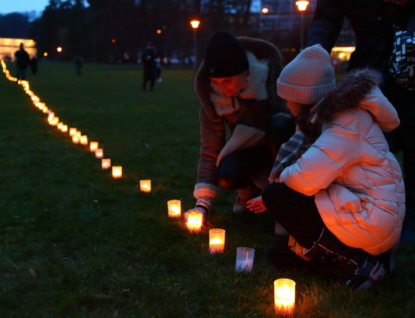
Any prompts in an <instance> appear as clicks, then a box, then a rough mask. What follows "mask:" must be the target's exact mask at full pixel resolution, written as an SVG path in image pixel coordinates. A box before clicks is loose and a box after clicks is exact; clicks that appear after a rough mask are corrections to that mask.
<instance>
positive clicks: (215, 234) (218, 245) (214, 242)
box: [209, 229, 225, 254]
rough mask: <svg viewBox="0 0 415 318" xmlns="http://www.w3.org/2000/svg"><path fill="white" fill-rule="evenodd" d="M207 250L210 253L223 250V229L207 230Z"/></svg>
mask: <svg viewBox="0 0 415 318" xmlns="http://www.w3.org/2000/svg"><path fill="white" fill-rule="evenodd" d="M209 252H210V254H215V253H223V252H225V230H222V229H210V230H209Z"/></svg>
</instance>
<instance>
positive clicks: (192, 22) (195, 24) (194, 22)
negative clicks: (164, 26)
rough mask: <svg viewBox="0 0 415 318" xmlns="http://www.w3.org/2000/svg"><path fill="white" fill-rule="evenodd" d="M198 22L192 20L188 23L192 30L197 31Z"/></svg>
mask: <svg viewBox="0 0 415 318" xmlns="http://www.w3.org/2000/svg"><path fill="white" fill-rule="evenodd" d="M199 24H200V21H199V20H192V21H190V25H191V26H192V28H193V29H197V28H198V27H199Z"/></svg>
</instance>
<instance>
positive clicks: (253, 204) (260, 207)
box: [246, 196, 267, 213]
mask: <svg viewBox="0 0 415 318" xmlns="http://www.w3.org/2000/svg"><path fill="white" fill-rule="evenodd" d="M246 207H247V208H248V209H249V210H250V211H252V212H254V213H263V212H265V211H266V210H267V208H266V207H265V205H264V202H262V197H261V196H259V197H256V198H253V199H251V200H249V201H248V202H247V205H246Z"/></svg>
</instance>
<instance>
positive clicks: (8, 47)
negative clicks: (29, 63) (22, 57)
mask: <svg viewBox="0 0 415 318" xmlns="http://www.w3.org/2000/svg"><path fill="white" fill-rule="evenodd" d="M20 43H23V45H24V49H25V50H26V52H27V54H29V56H30V57H32V56H33V55H36V54H37V50H36V42H35V41H34V40H31V39H12V38H0V58H1V59H3V60H5V61H12V60H14V53H15V52H16V51H18V50H19V47H20Z"/></svg>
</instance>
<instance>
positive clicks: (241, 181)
mask: <svg viewBox="0 0 415 318" xmlns="http://www.w3.org/2000/svg"><path fill="white" fill-rule="evenodd" d="M272 162H273V159H272V154H271V151H270V150H269V149H268V148H267V147H265V146H264V147H252V148H246V149H243V150H239V151H235V152H233V153H231V154H229V155H227V156H225V157H224V158H223V159H222V160H221V162H220V164H219V167H218V172H219V186H221V187H222V188H224V189H243V188H246V187H249V186H256V187H258V188H260V189H262V188H263V187H264V186H265V184H266V183H267V178H268V175H269V171H270V169H271V166H272Z"/></svg>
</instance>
